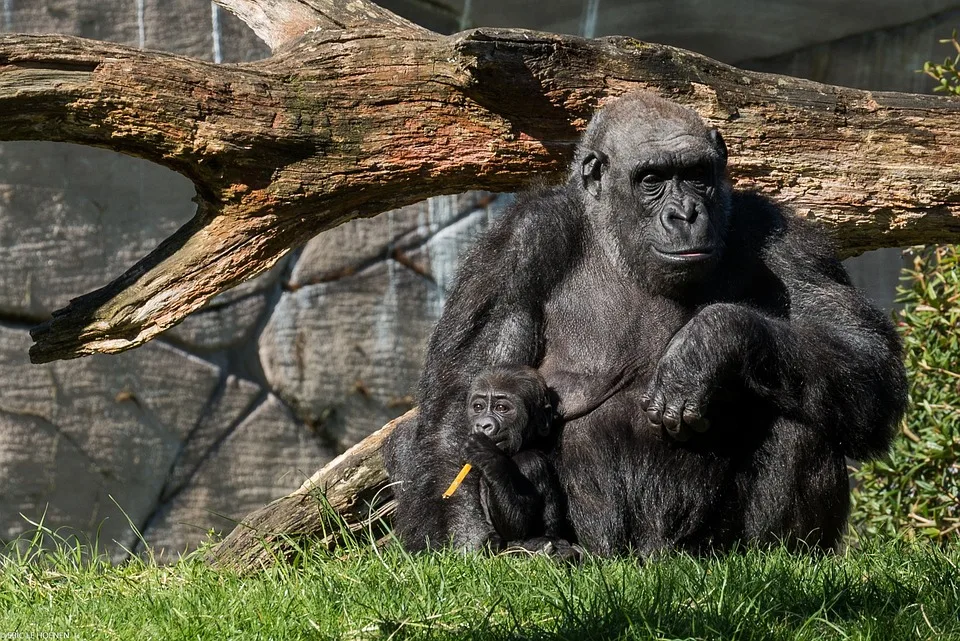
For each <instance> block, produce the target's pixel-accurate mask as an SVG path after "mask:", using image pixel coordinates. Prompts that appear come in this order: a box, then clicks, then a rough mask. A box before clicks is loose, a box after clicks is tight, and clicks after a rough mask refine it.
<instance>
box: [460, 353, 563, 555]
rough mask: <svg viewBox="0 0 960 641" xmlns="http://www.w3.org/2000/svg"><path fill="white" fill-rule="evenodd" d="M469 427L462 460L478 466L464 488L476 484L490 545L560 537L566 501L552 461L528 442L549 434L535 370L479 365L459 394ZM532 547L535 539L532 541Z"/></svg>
mask: <svg viewBox="0 0 960 641" xmlns="http://www.w3.org/2000/svg"><path fill="white" fill-rule="evenodd" d="M465 409H466V417H465V418H466V423H467V425H468V426H469V428H470V433H469V434H468V435H467V437H466V441H465V442H464V445H463V454H462V458H461V460H462V461H463V462H465V463H470V464H471V465H472V466H473V467H474V468H476V470H477V472H478V475H477V476H478V478H475V479H474V483H468V485H467V487H466V488H465V489H464V491H478V492H479V495H480V506H481V508H482V509H483V513H484V516H485V519H486V521H487V524H488V525H489V526H490V531H489V535H488V537H487V543H488V545H489V546H490V547H491V548H492V549H500V548H503V547H505V546H507V545H510V544H513V543H515V544H520V545H524V544H526V543H527V542H529V541H531V540H533V539H539V538H543V539H545V540H559V539H560V537H561V535H562V534H563V524H564V520H565V512H566V506H565V505H564V501H563V491H562V490H561V489H560V480H559V478H558V477H557V473H556V470H555V469H554V467H553V465H552V463H551V462H550V461H549V460H548V459H547V457H546V456H545V455H544V453H543V452H541V451H539V450H537V449H535V448H536V447H537V446H538V445H541V444H543V443H544V440H545V439H546V438H547V437H548V436H549V435H550V421H551V418H552V414H553V406H552V404H551V403H550V396H549V390H548V389H547V384H546V382H545V381H544V380H543V377H542V376H541V375H540V373H539V372H537V370H535V369H533V368H532V367H525V366H517V367H510V366H499V367H493V368H490V369H487V370H484V371H483V372H482V373H481V374H480V375H479V376H477V378H476V380H475V381H474V382H473V385H472V386H471V389H470V393H469V394H468V395H467V398H466V408H465ZM537 547H539V546H537Z"/></svg>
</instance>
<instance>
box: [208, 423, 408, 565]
mask: <svg viewBox="0 0 960 641" xmlns="http://www.w3.org/2000/svg"><path fill="white" fill-rule="evenodd" d="M414 420H416V410H410V411H409V412H407V413H406V414H404V415H403V416H401V417H400V418H397V419H395V420H393V421H390V422H389V423H387V424H386V425H384V426H383V427H382V428H381V429H380V430H378V431H376V432H374V433H373V434H371V435H370V436H368V437H367V438H365V439H364V440H362V441H361V442H359V443H357V444H356V445H355V446H353V447H351V448H350V449H349V450H347V451H346V452H344V453H343V454H341V455H340V456H338V457H337V458H335V459H334V460H333V461H331V462H330V463H329V464H327V465H326V466H324V467H323V468H322V469H320V470H319V471H318V472H317V473H316V474H314V475H313V476H311V477H310V478H309V479H307V480H306V481H304V483H303V485H301V486H300V487H299V488H298V489H297V490H296V491H294V492H291V493H290V494H288V495H287V496H284V497H282V498H279V499H277V500H275V501H273V502H272V503H270V504H268V505H266V506H264V507H262V508H260V509H258V510H256V511H254V512H251V513H250V514H249V515H247V516H246V517H245V518H244V519H243V520H242V521H240V522H239V523H237V525H236V527H234V529H233V531H232V532H230V534H228V535H227V537H226V538H224V539H223V540H222V541H220V542H219V543H218V544H217V545H216V546H215V547H214V548H213V549H212V550H211V552H210V554H209V556H208V558H209V560H210V561H211V562H212V563H214V564H215V565H219V566H222V567H229V568H233V569H236V570H239V571H241V572H249V571H253V570H257V569H260V568H263V567H266V566H268V565H270V564H272V563H273V562H274V561H276V560H277V559H279V558H284V557H288V556H289V555H291V554H292V553H294V552H295V551H296V550H297V549H299V548H300V547H301V546H302V545H304V544H310V545H323V546H326V547H330V548H332V547H334V546H336V545H337V544H338V543H339V542H340V541H341V539H342V537H343V536H345V535H347V534H348V533H354V534H355V533H358V532H361V531H362V530H365V529H367V528H376V530H375V531H376V532H377V533H378V534H383V532H382V530H380V529H379V527H380V522H381V520H384V521H386V520H389V518H390V515H391V514H392V513H393V508H394V502H393V493H392V491H391V490H390V487H389V479H388V478H387V473H386V471H385V470H384V468H383V458H382V457H381V455H380V449H381V447H382V446H383V442H384V440H385V439H386V438H387V437H388V436H389V435H390V434H391V433H392V432H393V430H394V429H396V428H397V426H398V425H400V424H402V423H406V422H408V421H414Z"/></svg>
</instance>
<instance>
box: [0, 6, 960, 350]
mask: <svg viewBox="0 0 960 641" xmlns="http://www.w3.org/2000/svg"><path fill="white" fill-rule="evenodd" d="M218 3H219V4H221V5H223V6H224V7H226V8H228V9H230V10H232V11H234V12H235V13H237V14H238V15H239V16H240V17H241V18H242V19H243V20H245V21H246V22H247V23H248V24H249V25H251V27H253V29H254V30H255V31H256V32H257V33H258V34H259V35H260V37H262V38H263V39H264V40H265V41H266V42H267V43H268V44H269V45H270V46H271V48H272V50H273V52H274V55H273V56H272V57H271V58H268V59H266V60H263V61H260V62H256V63H248V64H238V65H213V64H210V63H206V62H202V61H199V60H193V59H189V58H184V57H180V56H173V55H168V54H162V53H156V52H145V51H140V50H136V49H132V48H129V47H123V46H118V45H110V44H105V43H101V42H94V41H90V40H84V39H80V38H68V37H63V36H24V35H4V36H2V37H0V113H3V114H4V117H3V119H2V121H0V140H58V141H67V142H75V143H80V144H86V145H96V146H101V147H107V148H109V149H113V150H116V151H120V152H123V153H127V154H131V155H135V156H140V157H143V158H146V159H149V160H152V161H154V162H157V163H160V164H163V165H165V166H167V167H170V168H172V169H174V170H175V171H178V172H180V173H182V174H183V175H185V176H187V177H188V178H190V179H191V180H192V181H193V182H194V184H195V185H196V189H197V213H196V215H195V217H194V218H193V220H192V221H190V222H189V223H187V224H186V225H185V226H184V227H183V228H181V229H180V230H179V231H177V232H176V233H175V234H174V235H173V236H171V237H170V238H169V239H167V240H166V241H164V242H163V243H162V244H161V245H160V246H159V247H158V248H157V249H156V250H154V251H153V252H152V253H151V254H150V255H148V256H147V257H145V258H144V259H142V260H141V261H140V262H138V263H137V264H136V265H134V266H133V267H132V268H131V269H130V270H129V271H127V272H126V273H125V274H123V275H122V276H120V277H119V278H118V279H117V280H115V281H114V282H112V283H110V284H108V285H107V286H105V287H103V288H101V289H99V290H97V291H94V292H91V293H89V294H86V295H84V296H81V297H79V298H77V299H75V300H73V301H72V302H71V303H70V304H69V305H68V306H67V307H66V308H64V309H62V310H58V311H57V312H55V313H54V315H53V317H52V318H51V319H50V320H49V321H47V322H46V323H44V324H43V325H40V326H39V327H37V328H35V329H34V330H33V332H32V333H33V336H34V339H35V341H36V344H35V345H34V346H33V348H32V349H31V352H30V353H31V359H32V360H33V361H34V362H45V361H50V360H54V359H61V358H74V357H77V356H82V355H86V354H94V353H113V352H119V351H122V350H126V349H130V348H132V347H136V346H137V345H140V344H142V343H144V342H145V341H148V340H150V339H151V338H153V337H155V336H156V335H157V334H159V333H160V332H162V331H163V330H165V329H168V328H169V327H171V326H172V325H174V324H176V323H177V322H179V321H180V320H182V319H183V318H184V317H185V316H186V315H188V314H189V313H191V312H192V311H194V310H196V309H198V308H199V307H201V306H202V305H203V304H204V302H206V301H207V300H209V299H210V298H211V297H212V296H214V295H215V294H217V293H218V292H220V291H223V290H224V289H226V288H228V287H231V286H233V285H235V284H237V283H239V282H240V281H242V280H244V279H247V278H250V277H252V276H254V275H256V274H257V273H260V272H262V271H263V270H265V269H267V268H269V267H270V266H271V265H273V264H274V263H275V262H276V261H277V260H278V259H279V258H280V257H282V256H283V255H284V254H285V253H286V252H288V251H289V250H290V248H292V247H296V246H298V245H300V244H302V243H304V242H305V241H306V240H308V239H309V238H311V237H312V236H314V235H316V234H317V233H319V232H321V231H323V230H324V229H329V228H330V227H333V226H335V225H338V224H340V223H342V222H344V221H346V220H349V219H351V218H355V217H358V216H372V215H375V214H377V213H379V212H382V211H385V210H388V209H392V208H395V207H398V206H400V205H404V204H408V203H412V202H415V201H418V200H422V199H424V198H426V197H428V196H433V195H438V194H445V193H455V192H461V191H465V190H468V189H486V190H490V191H513V190H516V189H517V188H519V187H521V186H523V185H524V184H526V183H527V182H529V181H530V180H531V179H532V178H534V177H540V178H543V177H546V178H560V177H561V176H562V175H563V173H564V171H565V169H566V166H567V162H568V160H569V157H570V153H571V150H572V145H573V143H574V141H575V140H576V138H577V135H578V131H579V130H580V129H581V128H582V126H583V125H584V124H585V123H586V121H587V120H588V119H589V117H590V114H591V113H592V112H593V111H594V110H595V108H596V107H597V106H598V105H599V104H600V103H601V102H602V101H603V99H604V98H606V97H608V96H613V95H619V94H622V93H624V92H627V91H630V90H633V89H648V90H652V91H655V92H657V93H660V94H661V95H664V96H667V97H669V98H671V99H673V100H675V101H677V102H680V103H683V104H686V105H688V106H690V107H693V108H694V109H696V110H697V111H699V112H700V113H701V114H702V115H703V116H704V117H705V118H706V119H708V120H709V121H711V122H713V123H714V124H717V125H719V126H720V127H721V128H722V130H723V134H724V137H725V138H726V140H727V142H728V144H729V147H730V151H731V157H732V161H731V172H732V175H733V177H734V179H735V183H736V185H737V186H738V187H739V188H752V189H758V190H761V191H763V192H765V193H768V194H770V195H771V196H773V197H774V198H776V199H778V200H780V201H783V202H786V203H788V204H790V205H792V206H793V207H794V208H795V209H796V210H797V211H799V212H800V213H801V215H805V216H811V217H816V218H817V219H819V220H822V221H823V222H824V223H825V224H827V225H829V226H831V227H832V228H833V230H834V233H835V235H836V237H837V239H838V241H839V244H840V245H841V247H842V248H843V250H844V252H845V253H846V254H848V255H849V254H853V253H857V252H861V251H864V250H866V249H871V248H877V247H885V246H903V245H910V244H915V243H923V242H947V241H956V240H960V180H958V172H957V167H958V166H960V163H958V161H960V144H958V143H960V119H958V114H960V103H958V102H957V101H956V100H953V99H950V98H946V97H940V96H920V95H912V94H896V93H878V92H869V91H860V90H854V89H846V88H842V87H834V86H828V85H823V84H818V83H815V82H809V81H806V80H801V79H797V78H788V77H784V76H775V75H770V74H763V73H755V72H749V71H744V70H741V69H736V68H734V67H731V66H728V65H724V64H720V63H718V62H716V61H714V60H710V59H708V58H705V57H703V56H700V55H697V54H694V53H690V52H687V51H683V50H680V49H676V48H673V47H666V46H662V45H656V44H650V43H643V42H638V41H636V40H632V39H630V38H602V39H597V40H585V39H583V38H576V37H571V36H558V35H553V34H546V33H536V32H531V31H524V30H509V29H473V30H470V31H465V32H463V33H459V34H454V35H452V36H441V35H439V34H436V33H433V32H430V31H427V30H425V29H423V28H421V27H418V26H416V25H414V24H412V23H410V22H408V21H406V20H404V19H402V18H399V17H398V16H396V15H394V14H392V13H390V12H389V11H386V10H384V9H382V8H380V7H378V6H376V5H375V4H373V3H371V2H368V1H367V0H310V1H309V2H308V1H305V0H218Z"/></svg>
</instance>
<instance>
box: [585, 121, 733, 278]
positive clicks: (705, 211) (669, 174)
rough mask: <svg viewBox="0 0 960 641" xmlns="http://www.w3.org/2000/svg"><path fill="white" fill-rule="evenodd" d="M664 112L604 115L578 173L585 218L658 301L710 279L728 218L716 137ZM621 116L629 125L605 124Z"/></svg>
mask: <svg viewBox="0 0 960 641" xmlns="http://www.w3.org/2000/svg"><path fill="white" fill-rule="evenodd" d="M671 107H673V108H672V109H671V113H667V114H657V113H655V112H654V113H646V114H617V113H613V114H605V118H604V120H605V121H606V122H604V123H603V124H605V125H606V126H603V127H598V128H597V130H596V131H594V132H592V133H593V134H594V138H595V139H594V140H592V141H588V142H589V143H592V144H593V145H594V146H595V148H586V149H585V150H584V153H583V155H582V161H581V167H580V178H581V179H582V184H583V188H584V190H585V193H584V200H585V202H586V206H587V211H588V212H590V214H591V217H592V218H593V219H594V220H596V221H597V222H598V223H599V227H598V230H599V231H598V233H599V234H600V235H601V237H602V238H603V241H604V242H605V243H606V244H607V245H608V247H609V248H610V250H611V251H612V253H613V254H614V258H615V260H616V261H617V262H618V263H619V264H621V265H623V266H624V267H625V268H626V269H627V270H628V271H629V272H630V273H631V274H632V275H633V276H634V277H635V278H637V279H638V280H639V281H641V282H643V283H645V284H646V285H647V286H648V287H650V288H651V289H652V290H654V291H656V292H658V293H665V294H670V293H672V292H677V293H680V292H682V291H684V290H685V289H688V288H689V287H690V286H692V285H697V284H700V283H703V282H704V281H705V280H706V279H707V278H708V277H709V276H710V274H711V273H712V272H713V270H714V269H715V268H716V265H717V263H718V261H719V260H720V258H721V257H722V255H723V250H724V240H725V237H726V231H727V226H728V221H729V216H730V187H729V184H728V183H727V180H726V160H727V151H726V146H725V145H724V143H723V138H721V136H720V133H719V132H717V131H716V130H715V129H708V128H707V127H706V126H704V125H703V123H702V122H700V120H699V118H698V117H697V116H696V115H695V114H693V113H692V112H689V111H687V110H684V109H682V108H680V107H676V106H671ZM676 111H680V112H681V113H679V114H678V113H675V112H676ZM628 115H629V116H632V117H633V120H630V121H627V122H615V121H614V122H610V120H611V119H614V120H615V119H616V118H617V117H618V116H628Z"/></svg>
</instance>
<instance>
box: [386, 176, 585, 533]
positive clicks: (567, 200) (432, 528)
mask: <svg viewBox="0 0 960 641" xmlns="http://www.w3.org/2000/svg"><path fill="white" fill-rule="evenodd" d="M581 208H582V205H580V204H579V203H578V202H577V201H576V200H575V199H573V198H572V197H571V196H570V194H569V193H568V190H563V189H549V190H540V191H537V192H533V193H531V194H527V195H524V196H521V197H518V200H517V202H516V203H515V204H514V205H513V206H512V207H511V208H510V210H508V211H507V212H505V213H504V215H503V216H502V217H501V218H500V219H498V220H497V221H496V222H495V223H494V225H495V226H494V228H492V229H491V231H490V232H489V233H488V234H486V235H485V236H484V237H483V238H482V239H481V241H480V242H478V244H477V245H476V246H475V247H474V248H473V250H471V252H470V253H469V254H468V255H467V256H466V257H465V258H464V260H463V262H462V264H461V266H460V269H459V271H458V275H457V282H456V284H455V286H454V288H453V290H452V291H451V292H450V295H449V298H448V300H447V302H446V304H445V306H444V310H443V314H442V315H441V317H440V320H439V322H438V324H437V328H436V329H435V330H434V333H433V336H432V337H431V340H430V344H429V346H428V349H427V356H426V360H425V363H424V368H423V372H422V374H421V378H420V388H419V390H418V404H419V407H420V414H419V419H418V420H417V422H416V424H415V425H414V426H412V428H411V429H408V430H404V431H403V432H395V434H394V436H393V437H392V438H391V439H390V441H389V442H388V444H387V447H386V452H385V461H386V464H387V470H388V472H389V474H390V477H391V479H392V480H394V481H400V482H401V485H400V486H398V487H397V489H396V491H397V493H398V495H400V494H402V495H404V496H403V500H401V501H399V502H398V507H397V514H396V517H395V519H394V523H395V529H396V531H397V533H398V534H399V535H400V537H401V539H402V540H403V541H404V545H405V546H406V547H407V548H408V549H420V548H422V547H423V546H424V545H425V543H426V542H428V541H433V543H434V544H443V543H445V542H447V541H448V540H449V539H450V537H453V540H454V544H455V545H458V546H465V547H477V546H478V545H479V544H481V543H482V541H481V540H480V539H481V538H482V536H483V535H484V533H485V527H486V526H485V524H484V521H483V515H482V512H481V511H480V506H479V502H478V501H477V499H476V498H475V493H470V492H457V493H456V494H454V496H453V497H451V498H450V499H449V500H447V501H444V500H443V499H442V498H441V494H442V492H443V490H444V488H446V485H447V484H449V482H450V480H451V479H452V478H453V477H454V476H455V475H456V473H457V470H458V469H459V465H458V461H459V457H460V453H461V450H460V448H461V446H462V444H463V441H464V440H465V439H466V437H467V430H466V428H465V426H464V421H463V416H462V412H463V402H464V399H465V398H466V394H467V391H468V390H469V388H470V383H471V381H472V380H473V378H474V377H476V375H477V374H478V373H479V372H480V371H481V370H482V369H483V368H485V367H488V366H490V365H495V364H500V363H504V364H522V365H531V366H534V367H536V366H537V365H538V364H539V361H540V359H541V358H542V357H543V340H542V339H543V328H542V314H543V305H544V301H545V300H546V299H547V297H549V295H550V292H551V291H552V289H553V287H554V286H555V284H556V282H555V280H556V279H557V278H559V277H560V276H562V274H563V273H565V271H564V270H565V265H567V264H568V263H569V262H570V261H573V260H576V259H577V255H578V251H579V250H578V247H577V243H578V240H577V239H578V238H580V233H579V231H578V228H579V226H580V225H582V216H581V213H580V212H581Z"/></svg>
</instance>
